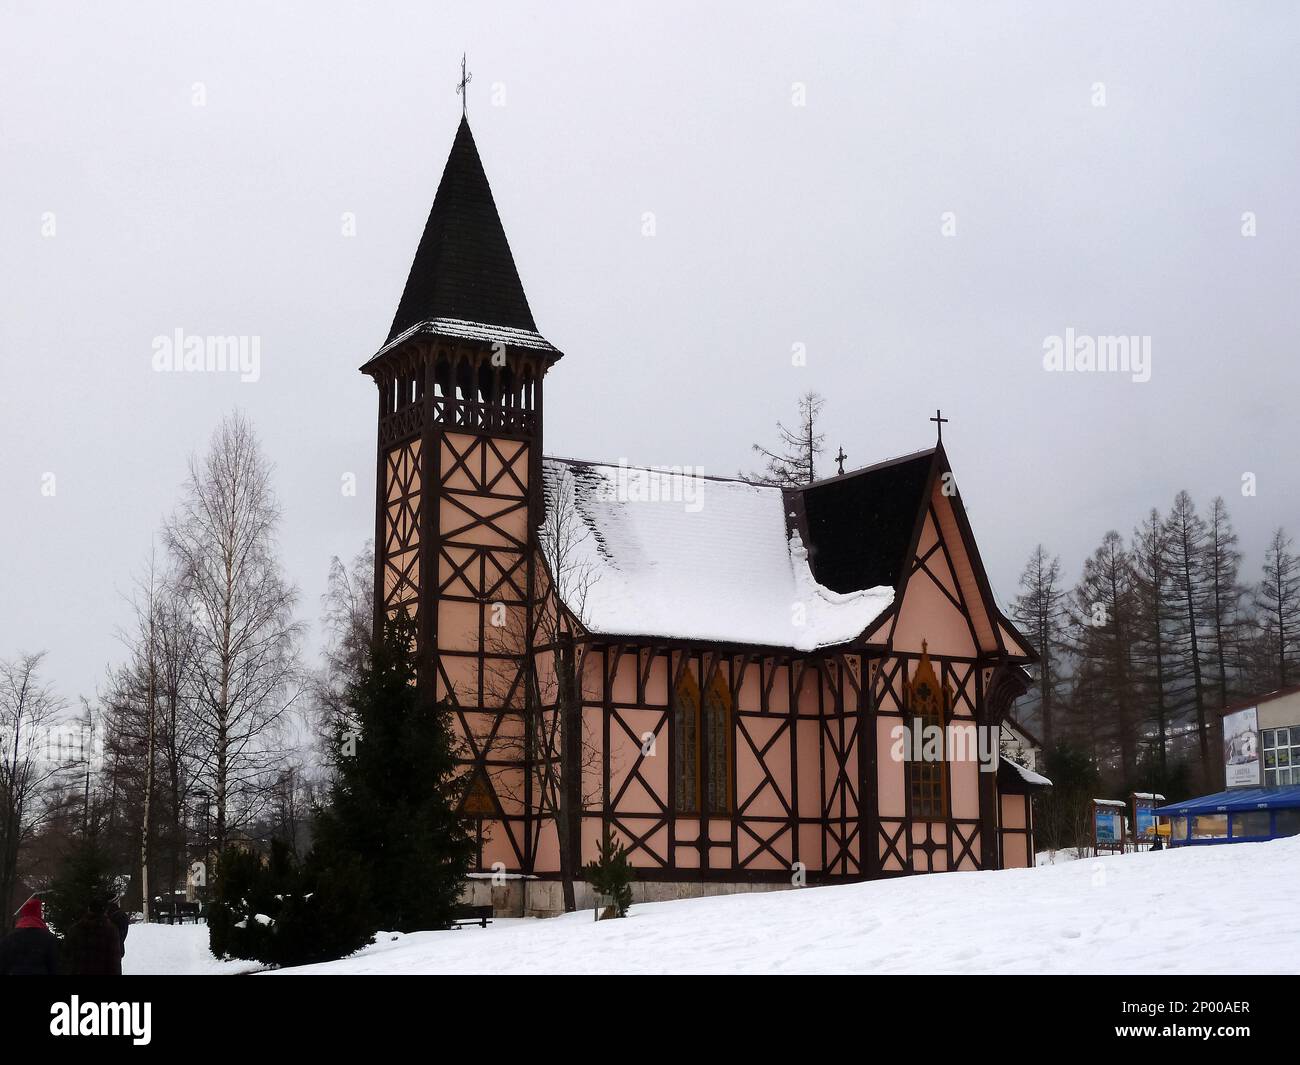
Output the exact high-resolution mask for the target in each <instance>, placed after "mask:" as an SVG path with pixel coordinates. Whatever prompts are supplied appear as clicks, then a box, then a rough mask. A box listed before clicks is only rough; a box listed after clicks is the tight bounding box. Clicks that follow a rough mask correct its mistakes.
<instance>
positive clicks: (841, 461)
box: [835, 448, 848, 474]
mask: <svg viewBox="0 0 1300 1065" xmlns="http://www.w3.org/2000/svg"><path fill="white" fill-rule="evenodd" d="M846 458H848V455H846V454H844V448H840V453H839V454H838V455H836V456H835V461H836V462H838V463H839V464H840V473H841V474H843V473H844V460H845V459H846Z"/></svg>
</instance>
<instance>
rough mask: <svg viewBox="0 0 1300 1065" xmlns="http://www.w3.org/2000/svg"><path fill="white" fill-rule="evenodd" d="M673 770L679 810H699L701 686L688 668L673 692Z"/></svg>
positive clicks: (695, 811) (697, 811) (676, 804)
mask: <svg viewBox="0 0 1300 1065" xmlns="http://www.w3.org/2000/svg"><path fill="white" fill-rule="evenodd" d="M673 769H674V776H675V779H676V785H675V796H674V797H675V800H676V801H675V803H674V805H675V806H676V807H677V812H678V813H691V814H694V813H699V811H700V687H699V685H698V684H696V683H695V674H693V673H692V672H691V671H690V670H689V669H688V670H686V672H684V673H683V674H682V679H681V681H680V682H679V683H678V685H677V691H676V692H674V694H673Z"/></svg>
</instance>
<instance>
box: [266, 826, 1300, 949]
mask: <svg viewBox="0 0 1300 1065" xmlns="http://www.w3.org/2000/svg"><path fill="white" fill-rule="evenodd" d="M1298 878H1300V838H1297V839H1288V840H1278V841H1275V842H1271V843H1247V844H1238V845H1233V846H1220V847H1206V848H1199V849H1185V850H1178V851H1162V852H1157V853H1154V854H1130V855H1122V856H1118V855H1117V856H1112V857H1106V858H1099V859H1091V858H1090V859H1084V860H1082V861H1075V862H1067V863H1065V864H1062V865H1056V866H1050V867H1043V868H1038V869H1015V870H1007V871H1005V872H988V873H949V874H944V875H938V876H925V877H913V878H906V879H899V880H889V881H878V882H875V883H868V884H853V885H848V886H844V887H825V888H804V889H802V890H798V891H785V892H775V893H768V894H754V895H733V896H724V897H720V898H709V899H692V900H687V901H682V902H663V903H655V904H648V905H640V906H634V907H633V909H632V914H631V916H630V917H629V918H628V919H627V920H623V921H603V922H599V923H596V922H593V920H592V915H591V913H590V912H586V913H578V914H570V915H569V916H567V917H561V918H555V919H551V920H546V921H535V920H527V921H525V920H514V921H499V922H497V923H495V924H494V925H492V926H491V927H489V928H488V929H487V930H486V931H483V930H479V929H465V930H461V931H452V932H421V933H416V934H413V935H409V936H401V937H397V938H395V939H393V940H390V941H385V942H382V943H380V944H378V945H376V946H373V947H370V948H367V950H365V951H363V952H361V953H360V954H357V955H354V956H353V957H351V958H347V959H344V960H343V961H338V962H332V963H330V964H327V965H315V966H304V967H302V968H299V969H288V970H283V972H285V973H395V974H401V973H453V972H457V973H458V972H464V973H522V974H527V973H701V972H716V973H733V972H739V973H848V972H863V973H870V972H881V973H1160V974H1164V973H1207V972H1208V973H1230V972H1244V973H1296V972H1300V927H1298V926H1297V925H1296V923H1295V922H1294V921H1286V920H1279V919H1278V917H1279V915H1280V914H1284V913H1287V912H1289V910H1290V909H1291V908H1292V907H1293V906H1294V901H1295V891H1296V882H1297V879H1298Z"/></svg>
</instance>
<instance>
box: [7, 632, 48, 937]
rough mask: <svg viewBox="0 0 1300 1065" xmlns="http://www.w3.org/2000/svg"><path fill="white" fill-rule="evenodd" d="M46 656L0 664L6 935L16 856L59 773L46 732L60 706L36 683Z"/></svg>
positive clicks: (43, 809)
mask: <svg viewBox="0 0 1300 1065" xmlns="http://www.w3.org/2000/svg"><path fill="white" fill-rule="evenodd" d="M44 657H45V653H44V652H43V651H42V652H40V653H38V654H25V655H19V656H18V657H17V658H15V659H13V660H8V661H5V660H0V906H3V915H2V916H0V928H3V929H5V930H7V929H8V928H9V926H10V922H11V920H12V913H11V911H12V909H13V907H12V906H10V905H9V904H10V902H11V901H12V896H13V893H14V888H15V887H16V885H17V883H18V859H19V854H20V852H21V850H22V847H23V845H24V844H25V843H26V842H27V841H28V840H29V839H30V838H31V836H32V834H33V833H34V832H36V831H37V829H38V828H39V827H40V825H41V822H42V820H43V819H44V817H45V814H46V812H47V810H48V804H47V803H46V802H45V799H46V797H47V796H46V794H45V792H46V786H47V785H48V784H50V783H51V782H52V781H54V780H55V778H56V777H57V775H58V773H59V769H60V764H59V762H60V759H59V758H58V757H56V752H54V751H52V750H51V733H50V730H51V728H52V727H53V726H54V724H55V721H56V719H57V718H58V716H59V714H60V713H61V712H62V710H63V704H62V703H61V702H60V700H59V699H58V697H57V696H55V695H54V693H53V692H52V691H51V689H50V688H49V687H47V686H46V685H45V684H44V683H43V682H42V681H41V679H40V668H41V660H42V659H43V658H44Z"/></svg>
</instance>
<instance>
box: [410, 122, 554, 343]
mask: <svg viewBox="0 0 1300 1065" xmlns="http://www.w3.org/2000/svg"><path fill="white" fill-rule="evenodd" d="M435 323H438V324H437V325H435ZM476 327H477V328H476ZM422 331H428V332H444V333H445V332H450V333H452V334H453V335H465V336H474V335H482V336H484V337H486V338H488V339H492V338H494V337H495V336H497V335H499V336H500V337H501V338H502V339H505V340H506V341H507V342H508V343H515V344H519V345H521V346H526V347H535V348H542V349H544V350H553V349H551V347H550V345H549V344H547V343H546V341H544V340H542V338H541V337H540V336H539V335H538V333H537V326H536V324H535V323H534V322H533V313H532V311H531V310H529V307H528V297H527V296H525V295H524V286H523V284H522V283H521V282H520V280H519V273H518V271H517V270H516V269H515V260H514V256H513V255H511V254H510V244H509V242H508V241H507V240H506V234H505V230H504V229H503V228H502V226H501V217H500V216H499V215H498V214H497V208H496V203H495V201H494V200H493V199H492V189H491V187H490V186H489V185H488V179H487V174H486V173H484V171H483V163H482V162H481V161H480V159H479V155H478V148H477V147H475V145H474V135H473V133H471V132H470V128H469V122H468V121H467V120H466V119H465V118H462V119H461V121H460V128H459V129H458V130H456V139H455V141H454V142H453V143H452V146H451V154H450V155H449V156H448V157H447V165H446V167H445V168H444V169H443V172H442V180H441V181H440V182H439V184H438V192H437V194H436V195H435V196H434V199H433V208H432V210H430V211H429V220H428V222H426V223H425V226H424V234H423V235H422V236H421V237H420V244H419V247H417V248H416V251H415V259H414V261H413V262H412V263H411V272H410V275H409V276H408V277H407V279H406V289H405V290H404V291H403V292H402V299H401V302H400V303H398V305H397V314H396V315H394V317H393V327H392V329H390V330H389V332H388V340H387V341H386V342H385V345H384V347H385V348H387V347H389V346H390V345H391V344H392V343H393V342H394V341H395V340H397V339H399V338H402V337H404V336H405V335H407V334H411V333H415V332H422Z"/></svg>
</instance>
